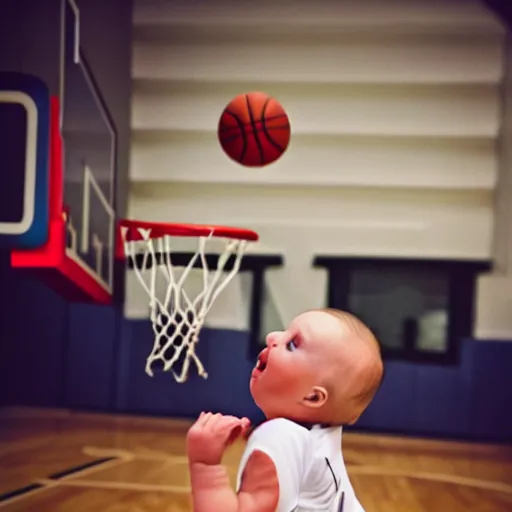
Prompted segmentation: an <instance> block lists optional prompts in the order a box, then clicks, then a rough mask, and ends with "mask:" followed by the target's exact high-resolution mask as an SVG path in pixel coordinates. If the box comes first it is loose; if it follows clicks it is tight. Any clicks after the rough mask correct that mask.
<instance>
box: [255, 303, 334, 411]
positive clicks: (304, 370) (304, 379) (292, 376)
mask: <svg viewBox="0 0 512 512" xmlns="http://www.w3.org/2000/svg"><path fill="white" fill-rule="evenodd" d="M342 335H343V324H342V323H341V322H340V320H339V319H337V318H335V317H333V316H332V315H329V314H327V313H325V312H322V311H308V312H306V313H303V314H301V315H299V316H298V317H296V318H295V319H294V320H293V321H292V322H291V324H290V325H289V327H288V329H286V331H280V332H272V333H270V334H269V335H268V336H267V348H265V349H264V350H263V351H262V352H261V354H260V356H259V359H258V363H257V364H256V366H255V368H254V370H253V372H252V376H251V382H250V389H251V394H252V396H253V398H254V401H255V402H256V404H257V405H258V407H260V409H262V411H263V412H264V413H265V415H266V417H267V418H268V419H271V418H273V417H280V416H281V417H283V416H284V417H289V418H297V415H300V414H301V411H302V410H303V409H304V408H303V403H304V402H303V401H304V399H305V397H306V396H308V395H309V394H310V393H311V390H312V389H313V388H314V387H315V386H318V385H321V384H322V381H323V380H325V379H324V374H325V375H326V376H327V375H328V374H330V372H331V370H332V362H331V361H332V360H333V358H332V357H330V354H332V350H334V349H335V347H336V349H337V350H338V351H339V342H340V337H341V336H342Z"/></svg>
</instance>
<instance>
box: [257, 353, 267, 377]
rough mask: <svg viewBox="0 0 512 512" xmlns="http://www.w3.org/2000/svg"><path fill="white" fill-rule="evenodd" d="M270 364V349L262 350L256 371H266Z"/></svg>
mask: <svg viewBox="0 0 512 512" xmlns="http://www.w3.org/2000/svg"><path fill="white" fill-rule="evenodd" d="M267 362H268V348H266V349H265V350H262V351H261V353H260V355H259V356H258V361H257V362H256V369H257V370H259V371H260V372H263V371H265V368H266V367H267Z"/></svg>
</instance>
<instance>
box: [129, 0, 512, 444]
mask: <svg viewBox="0 0 512 512" xmlns="http://www.w3.org/2000/svg"><path fill="white" fill-rule="evenodd" d="M289 9H290V8H288V7H285V6H284V4H282V3H280V2H272V3H270V2H269V3H265V4H264V5H262V4H259V5H258V7H257V9H256V8H255V7H252V4H249V3H243V2H228V1H224V2H221V3H218V2H217V3H216V4H215V6H213V5H211V4H210V3H208V2H206V1H204V2H201V1H198V2H194V3H193V4H190V3H189V2H180V1H177V2H173V3H172V4H171V3H164V2H158V1H139V2H136V4H135V16H134V20H135V21H134V24H135V40H134V62H133V78H134V83H133V86H134V95H133V116H132V128H133V139H132V140H133V144H132V164H131V167H130V179H131V183H132V187H131V192H130V200H129V209H128V213H129V216H130V217H132V218H137V219H143V220H153V221H168V222H198V223H219V224H229V225H235V226H243V227H250V228H253V229H256V230H257V231H258V232H259V233H260V235H261V243H259V244H256V245H255V246H254V247H252V251H253V252H254V253H257V254H258V253H259V254H279V255H282V256H283V257H284V259H285V265H284V267H283V269H279V270H273V271H271V272H269V274H268V275H267V279H266V293H267V301H268V304H267V306H268V307H269V308H270V309H273V317H274V325H273V326H270V327H280V326H282V325H285V324H286V323H287V322H288V321H289V320H290V319H291V318H292V317H293V315H294V314H296V313H297V312H299V311H301V310H303V309H305V308H308V307H315V306H321V305H324V304H325V300H326V283H327V277H326V274H325V273H324V272H323V271H321V270H316V269H313V268H312V260H313V256H314V255H315V254H318V253H320V254H323V255H326V254H331V255H346V256H348V255H352V256H374V257H375V256H378V257H385V256H388V257H406V258H407V257H412V258H426V259H429V258H431V259H436V258H438V259H445V258H446V259H450V258H453V259H462V260H491V259H493V258H494V257H495V255H497V254H498V252H499V251H500V249H499V246H500V244H501V243H502V242H501V241H502V240H504V239H505V237H506V236H507V233H506V228H504V227H503V226H504V225H505V224H507V223H508V222H509V221H508V220H507V218H506V215H507V214H506V213H504V211H503V209H502V208H498V207H497V205H496V204H495V197H496V196H499V194H501V193H502V192H498V193H497V192H496V187H497V183H500V190H503V183H504V180H506V178H504V176H506V175H507V174H506V169H505V168H504V167H503V166H502V165H501V153H500V151H501V150H500V148H501V147H503V146H506V142H503V141H502V140H501V138H500V135H501V129H502V128H501V122H502V115H503V110H502V100H503V98H502V82H503V79H504V66H503V63H504V49H505V44H504V43H505V34H504V29H503V28H502V26H501V25H500V23H499V22H498V21H497V19H496V18H494V16H493V15H492V14H491V13H490V12H489V11H488V10H487V9H486V8H485V7H484V6H483V4H481V3H479V2H476V1H472V2H461V1H446V2H434V3H433V2H427V1H413V2H410V1H408V2H406V1H372V2H357V1H354V2H327V1H322V2H315V3H314V5H313V4H312V3H311V2H295V3H294V6H293V13H292V12H291V11H290V10H289ZM250 90H263V91H266V92H268V93H270V94H272V95H275V97H276V98H277V99H278V100H279V101H281V102H282V104H283V105H284V107H285V108H286V110H287V111H288V114H289V116H290V120H291V124H292V133H293V134H292V142H291V145H290V148H289V150H288V152H287V153H286V154H285V155H284V157H283V158H282V159H281V160H280V161H279V162H277V163H276V164H274V165H272V166H270V167H268V168H264V169H256V170H255V169H244V168H242V167H240V166H238V165H236V164H234V163H232V162H230V161H229V160H228V159H227V157H225V156H224V155H223V154H222V152H221V150H220V148H219V146H218V143H217V140H216V132H215V130H216V126H217V122H218V117H219V115H220V113H221V111H222V108H223V107H224V105H225V104H226V103H227V102H228V101H229V100H230V99H231V98H232V97H233V96H235V95H236V94H239V93H242V92H246V91H250ZM505 202H506V201H505ZM178 247H179V248H180V249H181V248H184V247H185V245H179V244H178ZM507 272H508V271H507V270H505V269H504V268H503V267H502V266H501V265H499V268H498V269H497V270H496V272H495V273H493V274H492V275H491V276H485V277H484V278H482V279H481V280H480V282H479V289H478V299H477V304H476V307H477V310H478V320H477V325H475V338H476V337H478V338H479V340H478V341H477V340H476V339H468V340H463V343H462V355H461V361H460V364H459V365H458V366H455V367H446V366H441V365H434V364H430V365H421V364H415V363H408V362H396V361H389V362H387V364H386V366H387V372H386V380H385V383H384V386H383V388H382V390H381V392H380V393H379V396H378V398H377V399H376V401H375V402H374V404H373V405H372V406H371V407H370V409H369V410H368V411H367V413H366V414H365V415H364V416H363V418H361V421H360V422H359V424H358V426H357V428H362V429H372V430H378V431H383V430H389V431H398V432H402V433H422V434H427V435H449V436H455V437H469V438H508V437H509V436H510V432H512V418H511V417H510V414H509V413H508V411H507V410H506V408H503V407H502V403H503V400H506V398H507V396H509V394H507V393H508V392H507V391H506V390H507V389H508V388H510V385H509V384H510V378H509V377H508V375H509V374H510V370H511V368H510V362H511V361H512V354H511V352H512V351H511V350H509V347H512V344H510V345H509V344H507V343H502V342H501V341H493V340H494V339H497V338H499V339H501V340H510V339H512V326H511V325H510V319H509V318H508V317H509V315H507V314H504V313H505V312H506V311H507V307H508V306H507V304H509V301H510V296H511V294H510V291H511V290H510V288H509V287H508V286H509V285H508V277H507ZM194 279H195V277H194ZM126 284H127V290H126V291H127V295H126V302H125V315H126V318H127V322H126V324H125V327H126V332H127V337H126V338H125V339H124V341H125V342H123V343H122V346H121V351H122V353H123V357H124V358H125V361H126V364H124V363H123V367H124V368H126V372H127V374H126V375H127V377H126V379H127V380H126V381H127V382H129V383H130V384H129V386H128V387H121V388H120V395H119V404H120V406H121V407H122V408H123V409H125V410H138V411H141V412H146V413H148V412H149V413H161V414H171V415H181V416H194V415H195V414H197V412H199V411H200V410H203V409H205V408H206V409H212V410H220V411H230V412H235V413H236V414H245V415H248V416H250V417H252V418H258V411H257V410H255V408H254V406H253V405H252V403H251V400H250V397H249V396H248V391H247V380H248V376H249V373H250V367H251V364H252V362H251V361H248V360H247V351H248V343H249V335H248V325H249V318H250V316H249V314H248V306H247V301H246V300H243V298H244V296H247V291H246V290H247V281H246V279H245V278H240V279H238V280H235V281H234V282H233V283H232V284H231V285H230V287H229V289H228V290H226V292H225V293H224V295H223V296H221V297H220V298H219V299H218V301H217V303H216V305H215V307H214V309H213V310H212V312H211V313H210V315H209V317H208V319H207V328H206V329H204V331H203V332H202V336H201V342H200V345H199V355H200V357H201V358H202V359H203V361H204V362H205V364H206V366H207V368H208V371H209V374H210V377H209V380H208V381H206V383H204V382H202V381H201V380H199V379H198V378H197V377H196V376H194V375H192V376H191V378H190V381H189V382H187V383H186V384H185V385H181V386H180V385H176V384H175V383H173V382H172V379H171V378H166V376H165V375H157V376H155V377H153V378H152V379H148V378H147V377H146V376H145V375H143V373H142V367H143V364H144V359H145V357H146V355H147V353H148V351H149V350H150V348H151V343H152V333H151V330H150V328H149V326H148V323H147V316H148V302H147V298H146V296H145V295H144V292H143V291H142V289H141V288H140V285H139V284H138V283H137V282H136V280H135V279H134V276H133V275H131V274H128V276H127V283H126ZM244 294H245V295H244ZM498 296H499V297H500V298H501V299H502V300H501V301H500V300H496V297H498ZM509 310H510V309H509V308H508V311H509ZM495 335H496V336H495ZM484 339H485V342H484ZM128 376H129V377H128ZM509 398H510V397H509Z"/></svg>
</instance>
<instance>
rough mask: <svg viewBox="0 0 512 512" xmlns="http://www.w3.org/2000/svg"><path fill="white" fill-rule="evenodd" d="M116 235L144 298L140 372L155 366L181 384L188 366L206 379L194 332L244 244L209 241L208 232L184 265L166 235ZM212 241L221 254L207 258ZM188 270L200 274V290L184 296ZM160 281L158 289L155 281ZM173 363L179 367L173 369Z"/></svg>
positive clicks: (235, 267)
mask: <svg viewBox="0 0 512 512" xmlns="http://www.w3.org/2000/svg"><path fill="white" fill-rule="evenodd" d="M122 234H123V237H124V251H125V256H126V258H127V259H128V260H129V261H131V263H132V266H133V271H134V272H135V274H136V276H137V278H138V280H139V282H140V283H141V285H142V287H143V288H144V290H145V291H146V293H147V295H148V297H149V310H150V319H151V323H152V326H153V333H154V343H153V349H152V351H151V353H150V354H149V356H148V358H147V360H146V373H147V374H148V375H150V376H152V375H153V369H152V367H153V366H154V365H155V363H160V366H162V367H163V370H164V371H171V372H172V374H173V375H174V378H175V379H176V381H177V382H180V383H182V382H185V381H186V380H187V377H188V373H189V369H190V363H191V362H193V363H194V364H195V365H196V368H197V372H198V374H199V375H200V376H201V377H203V378H205V379H206V378H207V377H208V373H207V372H206V370H205V368H204V366H203V364H202V362H201V361H200V359H199V357H198V356H197V354H196V351H195V349H196V345H197V343H198V341H199V333H200V330H201V328H202V326H203V324H204V321H205V318H206V315H207V314H208V311H209V310H210V308H211V306H212V304H213V303H214V301H215V300H216V299H217V297H218V296H219V294H220V293H221V292H222V291H223V290H224V289H225V288H226V286H227V285H228V284H229V282H230V281H231V280H232V279H233V277H234V276H235V275H236V274H237V272H238V271H239V270H240V265H241V262H242V258H243V256H244V254H245V249H246V246H247V241H246V240H236V239H228V238H219V237H216V238H214V237H213V233H211V234H210V236H208V237H206V236H199V237H197V250H196V252H195V253H194V254H193V255H192V256H191V257H189V259H188V261H187V262H186V263H185V262H184V260H183V256H184V255H183V253H175V254H173V247H172V242H173V238H174V237H173V236H171V235H165V234H163V235H160V233H159V234H158V237H155V233H154V232H153V233H152V230H151V228H149V229H148V228H129V229H128V230H124V231H123V233H122ZM214 239H215V240H216V241H217V243H218V242H219V241H222V245H223V250H222V251H221V252H220V254H215V255H213V258H212V257H211V256H212V255H211V254H210V255H209V254H208V253H207V248H208V247H209V243H210V242H211V241H213V240H214ZM209 263H210V265H209ZM210 267H211V268H210ZM193 269H199V270H200V272H201V274H202V291H201V292H200V293H199V294H197V295H196V296H195V297H190V296H189V293H187V291H186V289H185V284H186V280H187V278H188V277H189V276H190V274H191V271H192V270H193ZM196 271H197V270H196ZM162 279H163V280H165V283H166V286H164V287H162V286H161V283H158V280H162ZM158 285H160V286H158ZM162 289H163V290H165V291H164V293H162V292H161V291H160V290H162ZM179 365H181V369H180V370H176V369H175V368H176V367H177V366H179Z"/></svg>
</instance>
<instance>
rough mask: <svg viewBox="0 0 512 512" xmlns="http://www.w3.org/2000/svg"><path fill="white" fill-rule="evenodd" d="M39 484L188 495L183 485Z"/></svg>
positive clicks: (128, 483) (72, 481)
mask: <svg viewBox="0 0 512 512" xmlns="http://www.w3.org/2000/svg"><path fill="white" fill-rule="evenodd" d="M38 483H39V484H41V485H44V486H47V487H86V488H92V489H111V490H126V491H141V492H162V493H174V494H177V493H189V492H190V487H189V486H185V485H155V484H138V483H135V482H101V481H96V480H81V479H80V480H65V481H62V480H59V481H55V480H46V479H43V480H39V481H38Z"/></svg>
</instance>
